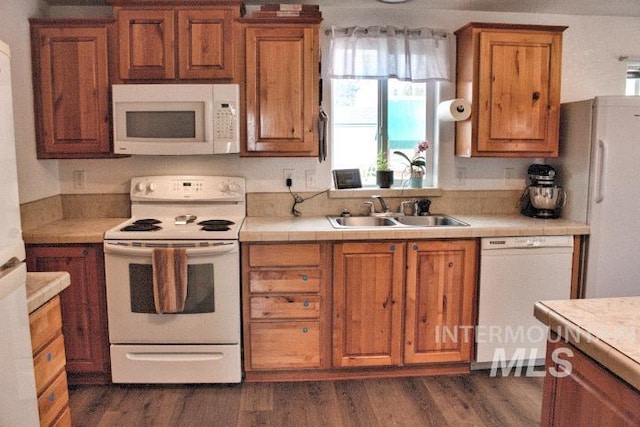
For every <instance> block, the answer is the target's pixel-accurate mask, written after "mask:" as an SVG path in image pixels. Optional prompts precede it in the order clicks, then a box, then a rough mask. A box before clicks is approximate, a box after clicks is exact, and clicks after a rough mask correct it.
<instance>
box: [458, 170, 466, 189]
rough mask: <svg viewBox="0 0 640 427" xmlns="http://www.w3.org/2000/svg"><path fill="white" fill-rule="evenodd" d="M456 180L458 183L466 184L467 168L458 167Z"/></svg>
mask: <svg viewBox="0 0 640 427" xmlns="http://www.w3.org/2000/svg"><path fill="white" fill-rule="evenodd" d="M456 181H457V184H458V185H466V181H467V169H465V168H456Z"/></svg>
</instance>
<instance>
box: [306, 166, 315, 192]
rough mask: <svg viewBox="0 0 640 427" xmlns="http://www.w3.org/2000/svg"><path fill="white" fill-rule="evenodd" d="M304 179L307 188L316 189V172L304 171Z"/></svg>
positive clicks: (311, 170)
mask: <svg viewBox="0 0 640 427" xmlns="http://www.w3.org/2000/svg"><path fill="white" fill-rule="evenodd" d="M305 177H306V179H307V184H306V185H307V188H308V189H313V188H316V171H315V170H313V169H307V170H306V171H305Z"/></svg>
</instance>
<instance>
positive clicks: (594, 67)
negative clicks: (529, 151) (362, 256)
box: [0, 0, 640, 202]
mask: <svg viewBox="0 0 640 427" xmlns="http://www.w3.org/2000/svg"><path fill="white" fill-rule="evenodd" d="M4 1H6V0H4ZM9 1H10V2H12V3H15V4H16V5H18V4H21V3H22V2H21V1H20V0H9ZM374 4H375V7H372V8H368V9H362V8H358V9H351V8H348V7H339V8H323V16H324V22H323V28H325V27H329V26H331V25H340V26H347V25H356V24H358V25H376V24H378V25H379V24H390V25H396V26H400V27H402V26H407V27H419V26H427V27H431V28H438V29H444V30H447V31H450V32H453V31H455V30H456V29H458V28H459V27H461V26H463V25H464V24H466V23H467V22H471V21H485V22H506V23H527V24H546V25H566V26H568V27H569V28H568V29H567V30H566V31H565V33H564V42H563V43H564V48H563V67H562V73H563V77H562V101H563V102H566V101H575V100H579V99H585V98H591V97H593V96H596V95H614V94H624V88H625V64H624V63H621V62H619V61H618V59H617V58H618V56H620V55H633V56H640V31H638V29H639V28H640V18H626V17H589V16H569V15H551V14H549V15H547V14H545V15H541V14H510V13H495V12H491V13H485V12H465V11H442V10H421V9H418V8H417V3H416V6H413V7H412V6H411V5H412V3H407V4H403V5H396V6H389V5H382V4H378V3H374V2H372V5H374ZM21 8H22V9H24V6H22V7H21ZM83 10H86V9H83ZM52 11H53V14H56V15H58V16H59V15H60V13H59V10H58V9H57V8H52ZM66 12H67V11H66V10H65V13H66ZM27 13H28V12H27V11H23V12H22V15H21V17H19V19H18V20H23V25H24V28H25V29H26V28H27V27H28V25H27V24H26V23H24V20H25V17H24V16H23V15H26V14H27ZM15 19H16V17H12V18H11V20H15ZM2 31H3V30H2V29H0V38H2V35H3V34H2ZM25 31H26V30H25ZM323 37H324V35H323ZM324 41H325V42H326V39H325V40H324ZM23 48H24V49H26V50H27V51H28V48H27V47H23ZM29 84H30V82H29ZM447 86H448V87H446V88H445V94H444V96H443V98H444V99H447V98H449V97H453V94H454V88H453V85H447ZM326 87H327V85H325V88H326ZM21 92H23V93H21ZM14 93H17V94H18V95H17V97H21V96H22V97H24V98H25V100H24V101H23V102H25V103H27V104H29V103H30V102H31V98H32V96H31V89H30V85H25V84H24V83H21V85H20V86H17V87H16V89H15V90H14ZM324 99H325V104H328V102H327V100H328V98H327V96H326V95H325V98H324ZM29 106H30V104H29ZM14 108H15V107H14ZM25 108H27V107H23V109H25ZM25 120H26V116H25ZM25 128H26V127H25ZM31 132H32V131H31ZM453 135H454V134H453V125H452V124H446V125H444V126H443V127H442V128H441V130H440V137H441V141H440V143H441V151H440V153H441V155H440V186H441V187H443V188H445V189H505V188H522V187H523V186H524V183H525V181H524V179H525V176H526V168H527V166H528V165H529V164H530V163H532V162H533V161H534V160H533V159H529V160H518V159H517V160H509V159H462V158H455V157H454V156H453ZM30 144H31V141H30ZM18 156H19V157H20V161H19V168H22V171H21V172H22V173H21V176H25V177H26V176H34V177H38V176H42V175H43V170H46V167H45V166H46V165H48V162H43V161H39V162H38V161H35V149H33V147H32V145H30V147H29V149H28V150H24V149H23V150H19V151H18ZM57 164H58V165H59V179H60V192H62V193H111V192H127V190H128V187H127V185H128V181H129V179H130V178H131V177H132V176H137V175H147V174H149V175H153V174H158V175H160V174H221V175H222V174H230V175H241V176H245V177H246V178H247V180H248V190H249V191H254V192H255V191H286V187H285V186H284V182H283V181H284V180H283V179H282V169H284V168H293V169H295V174H294V177H293V178H294V188H293V189H294V190H295V191H305V190H307V189H306V188H305V186H304V176H305V171H306V170H313V171H315V173H316V177H317V179H316V181H317V189H318V190H321V189H325V188H327V187H329V186H330V182H331V178H330V170H331V167H330V162H329V161H327V162H324V163H318V161H317V160H316V159H283V158H269V159H255V158H240V157H239V156H237V155H225V156H192V157H180V156H170V157H160V156H152V157H144V156H134V157H132V158H125V159H109V160H60V161H58V162H57ZM53 165H54V166H53V169H54V171H52V178H53V179H55V178H56V176H55V172H56V171H55V165H56V164H55V163H53ZM460 168H463V169H464V170H465V172H466V180H465V182H464V183H460V182H459V181H458V180H457V178H456V171H457V170H458V169H460ZM505 168H508V169H511V170H512V171H513V174H514V177H513V179H511V180H508V181H505V179H504V176H505ZM77 170H82V171H85V176H86V182H85V185H84V188H77V186H74V182H73V172H74V171H77ZM20 185H21V201H22V202H25V201H28V200H35V199H38V198H40V197H42V196H41V194H43V193H50V192H52V191H50V190H48V189H47V190H44V191H43V189H41V188H39V184H37V185H34V184H29V183H27V182H25V180H22V181H21V183H20ZM53 191H55V189H54V190H53Z"/></svg>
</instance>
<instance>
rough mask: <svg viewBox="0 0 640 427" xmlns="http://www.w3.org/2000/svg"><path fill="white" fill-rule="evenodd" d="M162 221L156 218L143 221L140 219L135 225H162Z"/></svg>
mask: <svg viewBox="0 0 640 427" xmlns="http://www.w3.org/2000/svg"><path fill="white" fill-rule="evenodd" d="M160 222H161V221H160V220H159V219H155V218H143V219H138V220H136V221H134V222H133V224H136V225H138V224H160Z"/></svg>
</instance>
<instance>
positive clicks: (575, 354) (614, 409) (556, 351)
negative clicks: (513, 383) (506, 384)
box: [540, 335, 640, 427]
mask: <svg viewBox="0 0 640 427" xmlns="http://www.w3.org/2000/svg"><path fill="white" fill-rule="evenodd" d="M552 356H553V357H552ZM545 371H546V376H545V378H544V387H543V394H542V417H541V420H540V425H541V426H545V427H547V426H548V427H552V426H553V427H572V426H616V427H623V426H629V427H631V426H638V425H640V394H639V393H638V390H637V389H635V388H633V387H631V386H630V385H629V384H627V383H626V382H624V381H622V380H621V379H620V378H618V377H617V376H615V375H613V374H612V373H611V372H609V371H608V370H607V369H606V368H603V367H602V365H600V364H598V363H597V362H596V361H595V360H593V359H591V358H590V357H588V356H587V355H585V354H584V353H582V352H581V351H580V350H578V349H577V348H576V347H574V346H573V345H571V344H567V343H566V342H565V341H564V339H563V338H558V336H556V335H553V336H552V337H551V340H550V341H548V342H547V358H546V363H545Z"/></svg>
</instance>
